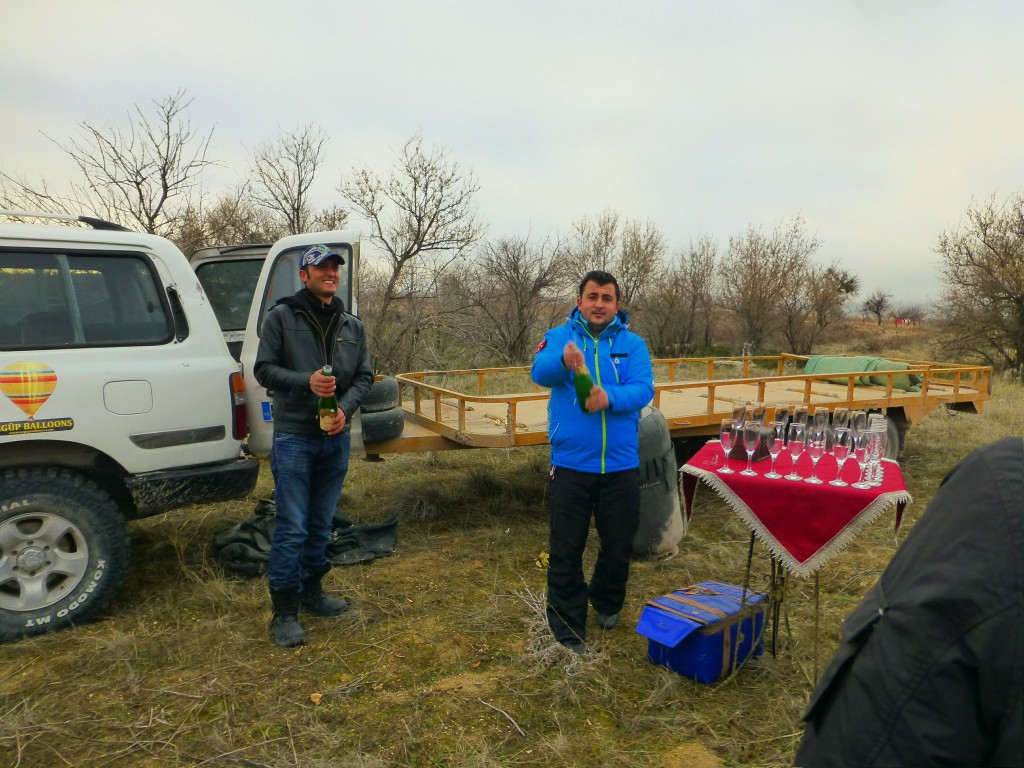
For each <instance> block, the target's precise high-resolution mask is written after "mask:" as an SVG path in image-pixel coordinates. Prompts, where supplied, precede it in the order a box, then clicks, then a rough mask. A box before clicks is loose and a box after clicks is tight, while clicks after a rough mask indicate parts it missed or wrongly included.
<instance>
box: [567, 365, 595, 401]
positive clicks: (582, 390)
mask: <svg viewBox="0 0 1024 768" xmlns="http://www.w3.org/2000/svg"><path fill="white" fill-rule="evenodd" d="M572 383H573V385H574V386H575V387H576V400H577V402H579V404H580V410H582V411H583V412H584V413H589V411H587V398H588V397H590V390H592V389H593V388H594V379H593V377H591V375H590V371H588V370H587V366H586V364H584V365H581V366H580V367H579V368H577V369H576V370H575V371H573V375H572Z"/></svg>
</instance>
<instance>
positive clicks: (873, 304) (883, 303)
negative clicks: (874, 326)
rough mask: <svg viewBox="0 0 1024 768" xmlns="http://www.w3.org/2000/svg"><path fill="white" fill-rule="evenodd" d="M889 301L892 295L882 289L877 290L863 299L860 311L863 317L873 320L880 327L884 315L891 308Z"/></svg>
mask: <svg viewBox="0 0 1024 768" xmlns="http://www.w3.org/2000/svg"><path fill="white" fill-rule="evenodd" d="M890 299H892V294H891V293H889V291H887V290H885V289H883V288H879V289H878V290H876V291H874V292H872V294H871V295H870V296H868V297H867V298H866V299H864V302H863V303H862V304H861V305H860V308H861V311H863V312H864V314H865V315H868V316H869V317H873V318H875V320H876V321H877V323H878V325H879V326H881V325H882V319H883V318H884V317H885V313H886V312H888V311H889V308H890V307H891V306H892V304H891V303H890Z"/></svg>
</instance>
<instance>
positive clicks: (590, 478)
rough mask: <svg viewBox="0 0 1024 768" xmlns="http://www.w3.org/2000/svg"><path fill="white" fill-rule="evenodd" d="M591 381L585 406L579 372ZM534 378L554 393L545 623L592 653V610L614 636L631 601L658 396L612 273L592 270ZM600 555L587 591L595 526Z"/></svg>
mask: <svg viewBox="0 0 1024 768" xmlns="http://www.w3.org/2000/svg"><path fill="white" fill-rule="evenodd" d="M584 366H585V367H586V368H587V369H589V371H590V374H591V376H592V377H593V380H594V387H593V389H591V391H590V395H589V396H588V397H587V401H586V402H585V403H580V402H578V399H577V396H576V388H575V386H574V383H573V379H574V375H575V372H576V371H578V370H579V369H581V368H583V367H584ZM531 375H532V377H533V380H534V381H535V382H536V383H537V384H539V385H541V386H544V387H550V388H551V400H550V403H549V406H548V439H549V441H550V443H551V493H550V499H551V502H550V504H551V511H550V541H549V553H550V559H549V562H548V596H547V617H548V625H549V626H550V627H551V632H552V634H554V636H555V639H556V640H557V641H558V642H560V643H561V644H562V645H564V646H565V647H566V648H568V649H569V650H571V651H572V652H573V653H576V654H580V655H582V654H585V653H586V652H587V645H586V642H585V640H586V623H587V603H588V602H589V603H590V604H591V605H593V606H594V609H595V610H596V611H597V621H598V624H599V625H600V626H601V627H602V628H603V629H611V628H612V627H614V626H615V625H616V624H617V623H618V621H619V611H621V610H622V604H623V602H624V601H625V599H626V581H627V579H628V578H629V557H630V553H631V552H632V546H633V536H634V535H635V534H636V529H637V525H638V522H639V503H640V495H639V494H640V488H639V483H640V473H639V467H640V447H639V437H638V430H639V423H640V410H641V409H642V408H643V407H644V406H645V405H647V403H649V402H650V401H651V398H652V397H653V396H654V377H653V374H652V370H651V356H650V354H649V353H648V352H647V345H646V344H645V343H644V340H643V339H642V338H640V337H639V336H638V335H637V334H635V333H632V332H631V331H629V329H628V325H627V317H626V313H625V312H623V311H621V309H620V306H619V284H618V282H617V281H616V280H615V278H614V277H613V276H612V275H611V274H609V273H608V272H600V271H593V272H588V273H587V274H586V275H585V276H584V278H583V280H582V281H581V282H580V289H579V299H578V300H577V302H576V308H575V309H573V310H572V312H571V313H570V314H569V318H568V320H567V322H566V323H565V324H564V325H561V326H559V327H557V328H552V329H551V330H550V331H548V332H547V333H546V334H545V335H544V340H543V341H542V342H541V343H540V346H538V347H537V352H536V355H535V357H534V360H533V370H532V372H531ZM591 516H593V517H594V524H595V527H596V528H597V533H598V537H599V538H600V547H601V548H600V551H599V552H598V555H597V562H596V563H595V565H594V572H593V574H592V575H591V577H590V585H589V587H588V585H587V582H586V580H585V579H584V577H583V550H584V549H585V548H586V544H587V535H588V533H589V530H590V518H591Z"/></svg>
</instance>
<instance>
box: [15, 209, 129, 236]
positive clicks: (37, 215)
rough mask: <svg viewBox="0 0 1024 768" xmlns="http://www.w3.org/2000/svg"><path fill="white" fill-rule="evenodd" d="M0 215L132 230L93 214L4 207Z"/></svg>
mask: <svg viewBox="0 0 1024 768" xmlns="http://www.w3.org/2000/svg"><path fill="white" fill-rule="evenodd" d="M0 215H3V216H17V217H18V218H21V219H56V220H57V221H75V222H79V223H80V224H88V225H89V226H90V227H92V228H93V229H106V230H112V231H114V232H132V231H133V230H131V229H129V228H128V227H122V226H121V225H120V224H115V223H114V222H112V221H106V220H105V219H98V218H96V217H94V216H70V215H68V214H64V213H45V212H34V211H17V210H10V209H6V208H0Z"/></svg>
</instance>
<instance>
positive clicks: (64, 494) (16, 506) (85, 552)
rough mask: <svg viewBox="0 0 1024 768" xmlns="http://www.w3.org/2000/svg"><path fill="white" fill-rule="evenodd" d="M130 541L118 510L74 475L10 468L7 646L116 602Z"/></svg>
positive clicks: (2, 612)
mask: <svg viewBox="0 0 1024 768" xmlns="http://www.w3.org/2000/svg"><path fill="white" fill-rule="evenodd" d="M129 548H130V539H129V536H128V528H127V526H126V525H125V521H124V518H123V517H122V515H121V513H120V511H119V510H118V509H117V506H116V505H115V504H114V502H113V501H112V500H111V499H110V497H109V496H108V495H107V494H106V493H104V492H103V491H102V490H100V488H99V487H98V486H96V485H95V484H94V483H92V482H90V481H89V480H86V479H85V478H83V477H82V476H80V475H76V474H73V473H71V472H69V471H67V470H57V469H34V470H31V471H26V470H19V471H8V472H5V473H4V475H3V483H2V485H0V641H7V640H13V639H15V638H18V637H25V636H30V635H39V634H42V633H44V632H49V631H52V630H55V629H63V628H65V627H68V626H71V625H72V624H78V623H81V622H83V621H86V620H88V619H89V618H91V617H92V616H93V615H94V614H96V613H97V612H98V611H100V610H101V609H102V608H104V607H105V606H106V605H107V603H109V602H110V600H111V599H112V598H113V597H114V594H115V593H116V592H117V588H118V587H119V586H120V583H121V579H122V578H123V577H124V572H125V569H126V568H127V565H128V553H129Z"/></svg>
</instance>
